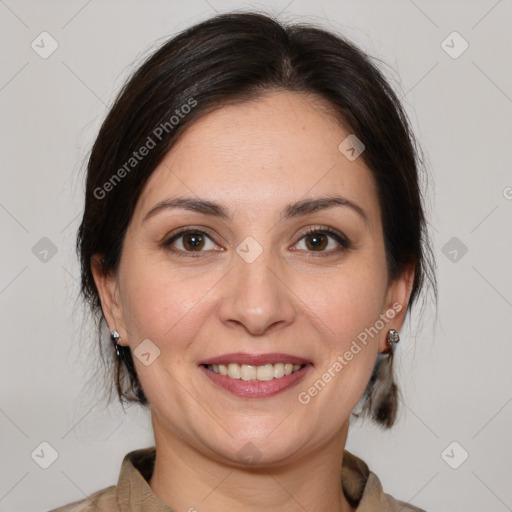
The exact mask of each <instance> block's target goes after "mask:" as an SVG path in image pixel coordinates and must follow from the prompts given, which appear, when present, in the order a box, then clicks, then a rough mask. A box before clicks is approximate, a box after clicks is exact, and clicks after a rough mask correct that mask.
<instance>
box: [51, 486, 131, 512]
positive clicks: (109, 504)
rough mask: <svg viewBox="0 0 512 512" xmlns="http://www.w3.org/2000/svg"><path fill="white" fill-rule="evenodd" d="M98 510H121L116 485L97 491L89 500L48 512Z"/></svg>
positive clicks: (114, 511)
mask: <svg viewBox="0 0 512 512" xmlns="http://www.w3.org/2000/svg"><path fill="white" fill-rule="evenodd" d="M98 510H101V511H105V512H106V511H108V512H117V511H118V510H121V509H120V508H119V504H118V502H117V498H116V486H115V485H112V486H110V487H106V488H105V489H101V490H99V491H96V492H95V493H93V494H91V495H90V496H89V497H88V498H85V499H83V500H79V501H74V502H73V503H68V504H67V505H64V506H62V507H59V508H55V509H52V510H49V511H48V512H98Z"/></svg>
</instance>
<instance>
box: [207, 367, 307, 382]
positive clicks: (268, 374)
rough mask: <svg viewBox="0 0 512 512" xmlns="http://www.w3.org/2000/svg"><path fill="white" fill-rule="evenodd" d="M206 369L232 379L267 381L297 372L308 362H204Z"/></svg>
mask: <svg viewBox="0 0 512 512" xmlns="http://www.w3.org/2000/svg"><path fill="white" fill-rule="evenodd" d="M202 366H204V367H205V368H206V369H208V370H210V371H212V372H214V373H216V374H218V375H224V376H226V377H229V378H230V379H234V380H237V379H241V380H245V381H261V382H266V381H270V380H274V379H281V378H283V377H286V376H287V375H291V374H292V373H296V372H298V371H300V370H302V368H304V367H305V366H308V365H307V364H292V363H275V364H264V365H262V366H254V365H249V364H237V363H230V364H204V365H202Z"/></svg>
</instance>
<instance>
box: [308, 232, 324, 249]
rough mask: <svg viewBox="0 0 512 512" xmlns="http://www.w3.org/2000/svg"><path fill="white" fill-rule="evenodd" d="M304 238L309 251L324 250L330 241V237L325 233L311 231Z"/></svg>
mask: <svg viewBox="0 0 512 512" xmlns="http://www.w3.org/2000/svg"><path fill="white" fill-rule="evenodd" d="M304 238H305V240H306V247H307V248H308V250H309V251H316V250H320V251H322V250H323V249H325V248H326V247H327V244H328V243H329V240H328V237H327V236H326V235H324V234H323V233H311V234H308V235H306V236H305V237H304Z"/></svg>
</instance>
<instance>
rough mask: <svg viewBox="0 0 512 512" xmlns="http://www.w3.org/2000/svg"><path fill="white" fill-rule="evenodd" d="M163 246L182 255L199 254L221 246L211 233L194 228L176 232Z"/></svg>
mask: <svg viewBox="0 0 512 512" xmlns="http://www.w3.org/2000/svg"><path fill="white" fill-rule="evenodd" d="M163 246H164V247H165V248H167V249H169V250H170V251H172V252H174V253H176V254H178V255H180V256H181V255H183V256H186V255H189V256H191V255H192V253H197V255H198V256H199V255H200V253H202V252H208V251H210V250H215V249H218V248H219V247H218V246H217V245H216V244H215V242H214V241H213V240H212V239H211V237H210V236H209V235H207V234H206V233H203V232H202V231H195V230H192V229H184V230H182V231H180V232H179V233H175V234H174V235H172V236H171V237H170V238H169V239H168V240H166V241H165V242H164V243H163Z"/></svg>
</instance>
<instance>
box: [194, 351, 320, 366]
mask: <svg viewBox="0 0 512 512" xmlns="http://www.w3.org/2000/svg"><path fill="white" fill-rule="evenodd" d="M309 362H310V361H308V360H307V359H304V358H303V357H298V356H292V355H291V354H282V353H272V354H247V353H244V352H237V353H233V354H223V355H221V356H216V357H212V358H209V359H205V360H204V361H200V362H199V363H198V364H199V365H206V364H230V363H237V364H247V365H251V366H263V365H265V364H275V363H292V364H308V363H309Z"/></svg>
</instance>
